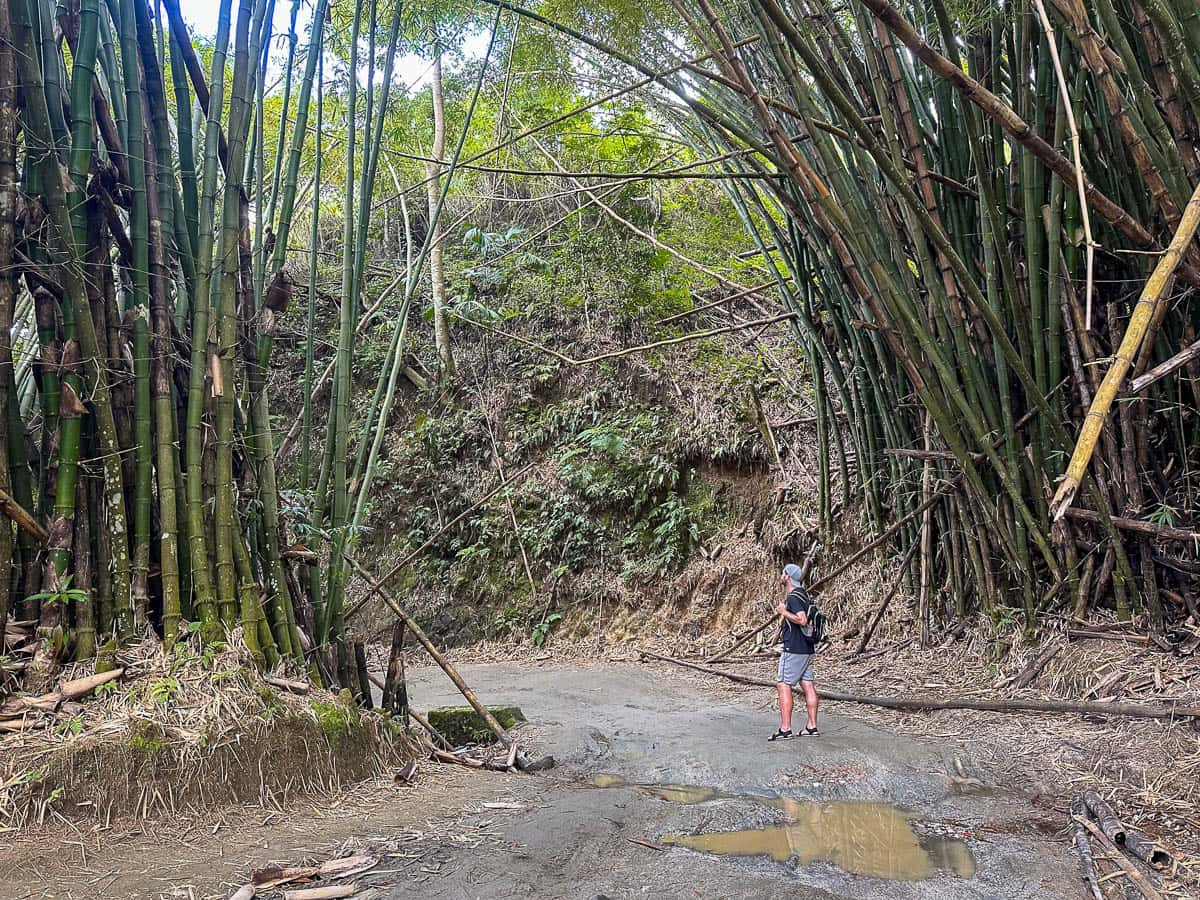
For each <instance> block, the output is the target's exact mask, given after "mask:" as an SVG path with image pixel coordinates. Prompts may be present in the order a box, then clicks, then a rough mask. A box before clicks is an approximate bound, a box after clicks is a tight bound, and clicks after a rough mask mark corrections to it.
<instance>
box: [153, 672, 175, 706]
mask: <svg viewBox="0 0 1200 900" xmlns="http://www.w3.org/2000/svg"><path fill="white" fill-rule="evenodd" d="M178 696H179V682H178V681H177V680H176V679H174V678H160V679H159V680H158V681H155V682H154V683H153V684H151V685H150V700H151V701H152V702H154V703H157V704H159V705H160V706H167V705H169V704H170V703H171V701H172V700H174V699H175V698H176V697H178Z"/></svg>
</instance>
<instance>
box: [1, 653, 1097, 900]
mask: <svg viewBox="0 0 1200 900" xmlns="http://www.w3.org/2000/svg"><path fill="white" fill-rule="evenodd" d="M464 674H465V675H466V677H467V679H468V681H469V682H470V683H471V684H472V686H473V687H474V688H475V689H476V691H477V692H478V693H479V694H480V696H481V697H482V698H483V699H484V700H485V701H486V702H489V703H517V704H519V705H520V706H522V707H523V709H524V711H525V713H526V714H527V716H528V717H529V719H530V724H529V725H527V726H523V727H522V728H521V730H520V731H518V734H519V735H522V736H523V737H522V740H524V741H526V742H529V743H532V744H534V745H535V746H536V747H537V749H538V750H539V751H541V752H548V753H552V754H553V755H554V756H555V757H556V758H557V759H558V761H559V766H558V768H556V769H554V770H553V771H551V772H549V773H547V774H545V775H540V776H510V775H494V774H490V773H475V772H467V771H458V770H455V771H451V772H447V771H446V770H440V771H439V772H438V773H437V774H436V776H435V775H434V774H433V773H430V774H429V775H426V776H423V778H424V780H425V784H424V785H422V784H421V783H420V782H419V783H418V785H417V786H416V787H414V788H405V789H403V790H400V789H397V791H396V792H392V793H389V792H388V791H384V790H381V791H376V792H374V793H373V794H372V796H371V797H370V798H369V799H366V798H361V797H359V798H356V796H351V797H350V798H347V799H345V800H343V801H341V802H340V803H339V804H337V805H335V806H332V807H329V808H328V809H326V810H314V811H312V813H311V814H301V813H300V812H299V811H288V812H287V813H285V814H281V815H278V816H275V817H272V818H271V820H270V821H268V822H266V823H265V824H262V825H256V826H255V827H253V828H245V829H229V830H232V831H234V832H235V834H234V835H233V836H231V837H230V838H229V839H228V841H227V842H226V844H225V845H224V846H223V847H222V853H221V856H220V858H213V855H212V853H211V851H210V850H209V849H208V847H207V845H206V848H205V849H206V850H208V852H207V855H197V854H195V853H191V852H189V851H188V850H186V849H185V848H186V847H187V842H186V841H184V842H183V845H182V846H180V847H179V848H178V849H177V850H171V848H170V847H169V846H168V847H166V848H164V847H163V846H162V845H161V844H162V840H163V839H162V838H161V836H159V837H157V839H156V837H155V836H154V835H151V834H147V835H143V836H141V837H140V838H134V839H133V840H128V839H126V840H123V841H106V842H97V847H95V848H90V849H89V852H88V853H87V854H86V865H85V866H82V867H81V866H78V865H76V866H67V865H62V864H60V863H58V862H57V861H56V860H54V859H46V858H38V857H37V856H36V855H30V854H26V855H25V856H24V857H23V858H20V859H16V860H14V861H13V862H14V863H15V865H13V866H12V867H11V868H10V867H8V866H5V865H3V856H0V873H2V872H3V869H4V868H9V874H8V876H7V877H4V878H3V879H0V898H5V900H8V898H18V897H20V898H34V897H114V898H115V897H122V898H125V897H148V898H157V897H192V898H200V897H227V896H228V895H229V893H230V892H231V891H230V886H231V885H234V884H237V883H239V882H240V881H244V880H245V878H246V876H247V875H248V873H249V871H250V870H251V869H252V868H254V867H255V866H257V865H261V864H262V863H264V862H266V861H274V862H280V863H289V864H291V863H296V862H299V860H300V858H301V857H303V856H306V855H313V856H320V855H321V854H323V853H324V854H327V853H329V852H331V851H333V850H334V849H336V848H337V847H341V846H348V845H361V844H366V845H370V846H373V847H376V848H380V849H382V850H383V852H384V854H385V863H384V864H383V865H381V867H380V869H379V870H377V871H376V872H375V873H372V874H371V875H370V876H367V877H364V879H363V881H362V886H363V888H364V889H367V888H370V889H372V890H373V891H374V893H371V894H368V896H373V897H375V898H384V897H388V898H407V897H427V898H455V900H460V898H508V897H513V898H516V897H521V898H528V897H533V898H546V900H549V898H571V900H576V898H579V900H597V898H603V897H607V898H613V900H617V898H633V897H646V896H655V897H670V898H675V897H679V898H694V897H703V898H723V897H744V898H768V897H772V898H773V897H779V896H781V895H784V894H786V895H787V896H790V897H800V898H858V897H873V898H874V897H884V898H918V897H922V898H924V897H928V898H1014V900H1015V898H1034V897H1036V898H1057V897H1062V898H1075V897H1078V896H1080V894H1079V892H1078V889H1077V887H1076V884H1075V879H1074V870H1073V866H1072V861H1071V859H1070V857H1069V855H1068V848H1067V845H1066V843H1065V841H1063V840H1062V839H1061V837H1060V836H1058V835H1056V834H1055V829H1056V827H1057V825H1056V823H1054V822H1051V821H1049V820H1047V819H1046V817H1045V814H1044V813H1042V812H1040V811H1039V810H1037V809H1035V808H1034V807H1033V806H1032V805H1031V804H1030V803H1029V802H1028V801H1027V800H1026V799H1024V798H1022V797H1019V796H1016V795H1013V794H1009V793H1006V792H1004V791H1001V790H994V789H990V788H988V787H987V786H986V785H981V784H978V783H972V782H971V781H970V780H964V779H963V778H962V777H961V776H960V777H958V778H957V779H955V777H954V775H953V773H954V772H955V767H954V763H953V758H954V756H955V755H956V754H957V755H958V756H959V757H960V760H962V761H963V762H965V764H966V770H967V771H968V773H969V772H970V760H969V759H967V758H966V757H965V756H964V754H963V751H961V750H957V751H956V748H955V747H954V746H948V747H940V746H931V745H928V744H924V743H921V742H919V741H916V740H912V739H909V738H907V737H906V736H904V735H898V734H891V733H887V732H883V731H879V730H876V729H873V728H871V727H869V726H867V725H865V724H863V723H861V722H858V721H855V720H851V719H846V718H841V717H838V716H837V715H836V714H823V718H822V732H823V733H822V736H821V737H820V738H817V739H795V740H793V741H791V742H787V743H776V744H768V743H767V742H766V741H765V738H766V736H767V735H768V734H770V732H771V731H772V730H773V728H774V727H775V724H776V722H775V719H774V718H773V715H774V714H773V710H772V707H771V705H770V697H769V696H766V695H764V694H763V692H755V691H751V690H746V689H741V688H738V689H732V688H727V687H724V686H721V685H717V684H714V683H713V682H711V681H708V680H707V679H704V678H702V677H701V678H693V677H690V676H686V675H681V674H679V673H677V672H676V671H668V670H665V669H663V668H660V667H654V666H644V665H638V664H634V663H624V664H606V665H603V666H588V667H562V666H558V665H546V666H544V667H539V666H536V665H534V664H531V663H524V664H522V663H500V664H493V665H481V666H468V667H466V668H465V669H464ZM410 679H411V694H412V699H413V702H414V704H416V705H417V706H418V708H428V707H432V706H438V705H442V704H450V703H458V702H459V698H458V697H457V695H456V694H455V692H454V688H453V686H452V685H450V684H449V682H448V681H446V680H445V678H444V676H442V674H441V673H440V672H439V671H437V670H417V671H413V672H410ZM768 693H769V692H768ZM331 810H336V812H337V814H331ZM198 827H206V826H201V825H199V824H198ZM229 830H227V833H228V831H229ZM197 843H198V842H197ZM150 848H154V852H153V855H154V858H155V859H156V860H158V862H157V863H156V864H154V865H151V864H149V863H148V854H149V852H150ZM164 851H165V852H164ZM64 855H65V854H64ZM389 861H390V862H389ZM103 873H107V874H108V877H107V878H106V879H103V880H101V879H100V878H99V877H98V874H103Z"/></svg>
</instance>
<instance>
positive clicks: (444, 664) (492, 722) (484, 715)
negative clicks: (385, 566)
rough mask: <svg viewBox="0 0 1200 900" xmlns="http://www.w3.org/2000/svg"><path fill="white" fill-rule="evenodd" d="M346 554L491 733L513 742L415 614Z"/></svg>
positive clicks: (350, 562) (505, 740)
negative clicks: (405, 608) (415, 617)
mask: <svg viewBox="0 0 1200 900" xmlns="http://www.w3.org/2000/svg"><path fill="white" fill-rule="evenodd" d="M344 558H345V560H346V562H348V563H349V564H350V567H351V568H353V569H354V571H355V572H357V573H358V576H359V577H360V578H362V580H363V581H365V582H366V583H367V587H369V588H370V589H371V591H372V592H373V593H374V594H375V595H376V596H377V597H379V599H381V600H382V601H383V602H384V603H385V604H387V607H388V608H389V609H390V610H391V611H392V612H394V613H395V614H396V615H397V616H399V617H400V619H401V620H402V621H403V622H404V625H405V627H406V628H408V630H409V631H411V632H412V633H413V636H414V637H415V638H416V639H417V640H418V641H420V642H421V646H422V647H424V648H425V652H426V653H428V654H429V655H430V657H432V658H433V661H434V662H435V663H437V664H438V666H439V667H440V668H441V670H442V671H443V672H445V673H446V675H447V676H449V678H450V680H451V681H453V682H454V686H455V687H456V688H458V690H459V692H460V693H461V694H462V695H463V697H465V698H466V701H467V702H468V703H469V704H471V708H472V709H474V710H475V712H476V713H478V714H479V717H480V718H481V719H483V721H484V723H485V724H486V725H487V727H488V728H490V729H491V731H492V733H493V734H495V735H496V738H497V739H498V740H500V741H501V742H502V743H503V744H505V745H506V746H507V745H508V744H511V743H512V738H511V737H510V736H509V734H508V732H507V731H506V730H505V729H504V726H503V725H501V724H500V723H499V722H498V721H497V720H496V717H495V716H493V715H492V713H491V711H490V710H489V709H488V708H487V707H486V706H484V705H483V704H482V703H481V702H480V700H479V698H478V697H477V696H476V695H475V692H474V691H473V690H471V688H470V686H469V685H468V684H467V683H466V682H465V681H464V680H463V677H462V676H461V675H460V674H458V670H457V669H456V668H454V666H453V665H452V664H451V662H450V661H449V660H448V659H446V657H444V656H443V655H442V654H441V652H440V651H439V650H438V648H437V647H435V646H434V645H433V641H431V640H430V639H429V636H428V635H427V634H425V630H424V629H423V628H422V627H421V626H420V625H418V624H417V623H416V621H415V620H414V619H413V618H412V616H410V615H409V614H408V613H406V612H405V611H404V609H403V608H401V606H400V604H399V603H397V602H396V601H395V600H394V599H393V598H392V596H391V595H390V594H389V593H387V591H386V590H384V588H383V586H382V585H380V584H379V582H377V581H376V580H375V579H374V578H373V577H372V576H371V574H370V573H369V572H367V571H366V569H364V568H363V567H362V566H361V565H360V564H359V563H358V560H356V559H354V558H353V557H351V556H348V555H347V556H344Z"/></svg>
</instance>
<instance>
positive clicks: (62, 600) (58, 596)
mask: <svg viewBox="0 0 1200 900" xmlns="http://www.w3.org/2000/svg"><path fill="white" fill-rule="evenodd" d="M72 577H73V576H71V575H68V576H67V577H66V578H64V579H63V584H62V587H61V588H60V589H59V590H57V591H39V592H38V593H36V594H30V595H29V596H28V597H27V598H26V600H27V601H30V602H32V601H38V602H40V603H44V604H49V605H54V604H56V603H57V604H60V605H62V606H67V605H69V604H71V603H86V602H88V592H87V591H85V590H82V589H81V588H73V587H71V578H72Z"/></svg>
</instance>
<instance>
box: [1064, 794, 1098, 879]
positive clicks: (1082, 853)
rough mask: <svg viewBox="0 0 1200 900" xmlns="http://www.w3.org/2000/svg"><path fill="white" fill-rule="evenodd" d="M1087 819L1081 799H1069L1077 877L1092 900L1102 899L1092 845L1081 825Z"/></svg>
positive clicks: (1085, 808)
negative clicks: (1077, 868) (1076, 859)
mask: <svg viewBox="0 0 1200 900" xmlns="http://www.w3.org/2000/svg"><path fill="white" fill-rule="evenodd" d="M1086 819H1087V807H1086V806H1085V805H1084V802H1083V799H1082V798H1080V797H1076V798H1075V799H1074V800H1072V801H1071V840H1072V843H1073V844H1074V845H1075V854H1076V855H1077V856H1078V857H1079V877H1080V878H1081V879H1082V880H1083V881H1084V882H1085V883H1086V884H1087V886H1088V892H1089V893H1090V894H1091V895H1092V897H1093V900H1104V895H1103V894H1102V893H1101V892H1100V880H1099V878H1097V876H1096V860H1095V859H1094V858H1093V857H1092V845H1091V844H1090V843H1089V842H1088V833H1087V830H1086V829H1085V828H1084V827H1083V823H1084V821H1085V820H1086Z"/></svg>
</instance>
